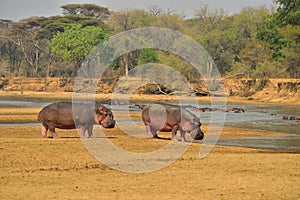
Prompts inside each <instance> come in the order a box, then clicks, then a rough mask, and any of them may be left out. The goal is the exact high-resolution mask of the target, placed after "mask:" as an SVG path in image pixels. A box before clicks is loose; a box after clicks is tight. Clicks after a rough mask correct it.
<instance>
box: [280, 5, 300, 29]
mask: <svg viewBox="0 0 300 200" xmlns="http://www.w3.org/2000/svg"><path fill="white" fill-rule="evenodd" d="M275 2H276V3H277V4H278V5H279V6H278V9H277V11H278V13H277V14H278V15H277V17H278V19H279V21H280V22H281V23H283V25H288V24H290V25H300V1H299V0H275Z"/></svg>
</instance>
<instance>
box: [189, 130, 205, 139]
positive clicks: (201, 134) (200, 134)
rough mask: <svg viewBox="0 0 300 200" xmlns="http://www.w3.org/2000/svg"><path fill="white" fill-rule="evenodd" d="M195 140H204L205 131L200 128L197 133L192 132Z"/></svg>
mask: <svg viewBox="0 0 300 200" xmlns="http://www.w3.org/2000/svg"><path fill="white" fill-rule="evenodd" d="M191 136H192V138H193V139H194V140H202V139H203V138H204V133H203V132H202V131H201V129H199V130H198V131H197V132H196V134H191Z"/></svg>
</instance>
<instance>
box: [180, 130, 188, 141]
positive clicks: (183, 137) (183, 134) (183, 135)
mask: <svg viewBox="0 0 300 200" xmlns="http://www.w3.org/2000/svg"><path fill="white" fill-rule="evenodd" d="M180 137H181V142H187V140H186V139H185V131H184V130H180Z"/></svg>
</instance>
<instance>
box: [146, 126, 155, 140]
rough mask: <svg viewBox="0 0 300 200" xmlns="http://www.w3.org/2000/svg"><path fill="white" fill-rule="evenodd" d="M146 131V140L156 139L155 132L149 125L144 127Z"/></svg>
mask: <svg viewBox="0 0 300 200" xmlns="http://www.w3.org/2000/svg"><path fill="white" fill-rule="evenodd" d="M145 126H146V131H147V138H158V136H157V133H156V130H155V129H154V128H153V127H151V126H150V125H145Z"/></svg>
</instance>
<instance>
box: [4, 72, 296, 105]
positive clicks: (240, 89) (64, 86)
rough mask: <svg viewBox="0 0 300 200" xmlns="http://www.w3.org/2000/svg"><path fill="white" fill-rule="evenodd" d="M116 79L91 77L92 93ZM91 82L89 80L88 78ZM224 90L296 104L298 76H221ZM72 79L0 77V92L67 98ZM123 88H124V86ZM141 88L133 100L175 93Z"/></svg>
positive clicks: (100, 94) (230, 96)
mask: <svg viewBox="0 0 300 200" xmlns="http://www.w3.org/2000/svg"><path fill="white" fill-rule="evenodd" d="M116 81H117V80H113V79H106V80H101V81H99V82H98V80H95V83H96V84H97V88H96V94H97V95H96V97H97V98H99V99H107V98H110V97H111V93H112V92H113V88H114V86H115V83H116ZM92 82H93V81H92ZM223 82H224V86H225V94H226V98H227V101H230V102H237V103H274V104H291V105H300V101H299V99H300V80H299V79H268V80H252V79H225V80H223ZM89 85H91V81H90V80H87V81H85V82H83V84H82V86H80V88H88V87H89ZM73 86H74V79H66V78H50V79H43V78H26V79H22V78H12V79H0V96H2V97H7V96H11V97H13V96H16V95H17V96H18V97H37V98H38V97H42V98H56V97H57V98H63V99H71V98H72V92H73V90H74V88H73ZM194 88H196V89H195V92H198V93H201V94H202V95H209V92H208V90H207V88H206V86H205V84H203V86H201V85H195V86H194ZM124 90H126V88H124ZM141 93H143V88H141V89H140V91H136V93H135V94H130V95H131V96H132V99H136V100H145V99H148V100H157V99H159V100H160V99H164V100H174V99H175V100H176V99H177V97H176V95H145V94H141ZM126 97H128V95H127V96H126ZM198 98H199V100H200V101H201V100H203V101H209V100H210V97H209V96H199V97H198Z"/></svg>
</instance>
